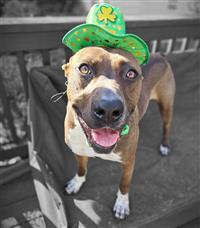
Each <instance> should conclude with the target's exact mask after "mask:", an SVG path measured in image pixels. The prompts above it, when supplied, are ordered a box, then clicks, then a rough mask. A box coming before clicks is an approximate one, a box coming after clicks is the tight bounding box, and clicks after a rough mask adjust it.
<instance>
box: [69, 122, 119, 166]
mask: <svg viewBox="0 0 200 228" xmlns="http://www.w3.org/2000/svg"><path fill="white" fill-rule="evenodd" d="M75 125H76V126H75V127H74V128H73V129H70V130H69V132H68V135H67V136H66V137H67V139H66V140H65V141H66V142H67V144H68V146H69V147H70V149H71V150H72V152H73V153H75V154H77V155H81V156H87V157H98V158H102V159H105V160H111V161H116V162H121V156H120V154H117V153H114V152H111V153H110V154H99V153H97V152H95V151H94V150H93V148H92V147H91V146H90V145H89V144H88V141H87V138H86V136H85V134H84V132H83V130H82V127H81V126H80V124H79V122H78V121H75Z"/></svg>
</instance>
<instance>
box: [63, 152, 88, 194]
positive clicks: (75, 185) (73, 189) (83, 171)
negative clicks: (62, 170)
mask: <svg viewBox="0 0 200 228" xmlns="http://www.w3.org/2000/svg"><path fill="white" fill-rule="evenodd" d="M76 160H77V166H78V167H77V168H78V169H77V173H76V175H75V176H74V177H73V178H72V179H71V180H70V181H68V182H67V184H66V185H65V191H66V193H68V194H73V193H74V194H75V193H77V192H78V191H79V190H80V188H81V187H82V185H83V183H84V182H85V181H86V175H87V163H88V157H86V156H79V155H76Z"/></svg>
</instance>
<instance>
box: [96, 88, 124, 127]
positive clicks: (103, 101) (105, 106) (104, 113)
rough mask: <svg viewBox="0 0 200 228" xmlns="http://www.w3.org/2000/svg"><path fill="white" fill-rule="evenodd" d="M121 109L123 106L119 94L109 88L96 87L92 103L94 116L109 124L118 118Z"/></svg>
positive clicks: (121, 112) (122, 109) (120, 114)
mask: <svg viewBox="0 0 200 228" xmlns="http://www.w3.org/2000/svg"><path fill="white" fill-rule="evenodd" d="M123 111H124V107H123V103H122V101H121V99H120V97H119V95H117V94H115V93H114V92H113V91H112V90H110V89H105V88H99V89H98V91H97V93H96V94H95V96H94V99H93V103H92V112H93V114H94V116H95V118H97V119H98V120H102V121H103V122H104V123H106V124H109V123H113V122H115V121H117V120H119V119H120V117H121V116H122V114H123Z"/></svg>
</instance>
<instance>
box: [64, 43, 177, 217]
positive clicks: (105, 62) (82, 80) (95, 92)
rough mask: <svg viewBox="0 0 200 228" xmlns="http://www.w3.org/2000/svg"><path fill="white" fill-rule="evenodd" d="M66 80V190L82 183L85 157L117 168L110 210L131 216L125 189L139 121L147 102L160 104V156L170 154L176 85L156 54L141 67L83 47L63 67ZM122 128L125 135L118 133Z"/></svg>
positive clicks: (128, 58)
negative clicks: (72, 168)
mask: <svg viewBox="0 0 200 228" xmlns="http://www.w3.org/2000/svg"><path fill="white" fill-rule="evenodd" d="M62 69H63V70H64V74H65V76H66V77H67V81H68V86H67V96H68V104H67V108H66V109H67V111H66V117H65V121H64V129H65V142H66V144H67V145H68V146H69V147H70V148H71V149H72V151H73V152H74V153H75V154H76V155H75V156H76V160H77V164H78V166H77V167H78V168H77V173H76V175H75V176H74V178H72V179H71V180H70V181H69V182H68V183H67V184H66V186H65V191H66V192H67V193H68V194H73V193H77V192H78V191H79V190H80V188H81V186H82V185H83V183H84V182H85V181H86V175H87V163H88V158H89V157H100V158H102V159H107V160H111V161H117V162H120V163H121V167H122V176H121V181H120V184H119V190H118V192H117V198H116V201H115V204H114V207H113V211H114V214H115V217H116V218H119V219H124V218H125V217H126V216H128V215H129V214H130V206H129V188H130V184H131V179H132V174H133V171H134V165H135V156H136V149H137V143H138V137H139V126H138V125H139V122H140V120H141V119H142V117H143V116H144V114H145V112H146V110H147V107H148V104H149V101H150V100H151V99H154V100H156V101H157V103H158V105H159V109H160V112H161V116H162V120H163V138H162V143H161V146H160V152H161V154H162V155H168V153H169V133H170V127H171V122H172V115H173V104H174V96H175V80H174V75H173V72H172V69H171V67H170V64H169V63H168V62H167V60H166V59H165V58H164V57H162V56H161V55H159V54H154V55H151V56H150V59H149V62H148V64H146V65H144V66H141V65H140V64H139V63H138V61H137V60H136V59H135V58H134V57H133V55H131V54H130V53H129V52H127V51H124V50H122V49H112V48H104V47H85V48H83V49H81V50H79V51H78V52H77V53H76V54H74V55H73V56H72V57H71V58H70V60H69V62H68V63H67V64H64V65H63V66H62ZM124 126H125V127H126V128H128V129H127V132H126V134H120V133H121V132H122V131H123V129H124Z"/></svg>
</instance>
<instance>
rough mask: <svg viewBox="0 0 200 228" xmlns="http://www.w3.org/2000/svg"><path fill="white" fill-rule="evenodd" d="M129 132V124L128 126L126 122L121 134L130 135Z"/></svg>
mask: <svg viewBox="0 0 200 228" xmlns="http://www.w3.org/2000/svg"><path fill="white" fill-rule="evenodd" d="M128 133H129V126H128V124H125V125H124V127H123V129H122V131H121V133H120V136H124V135H128Z"/></svg>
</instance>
